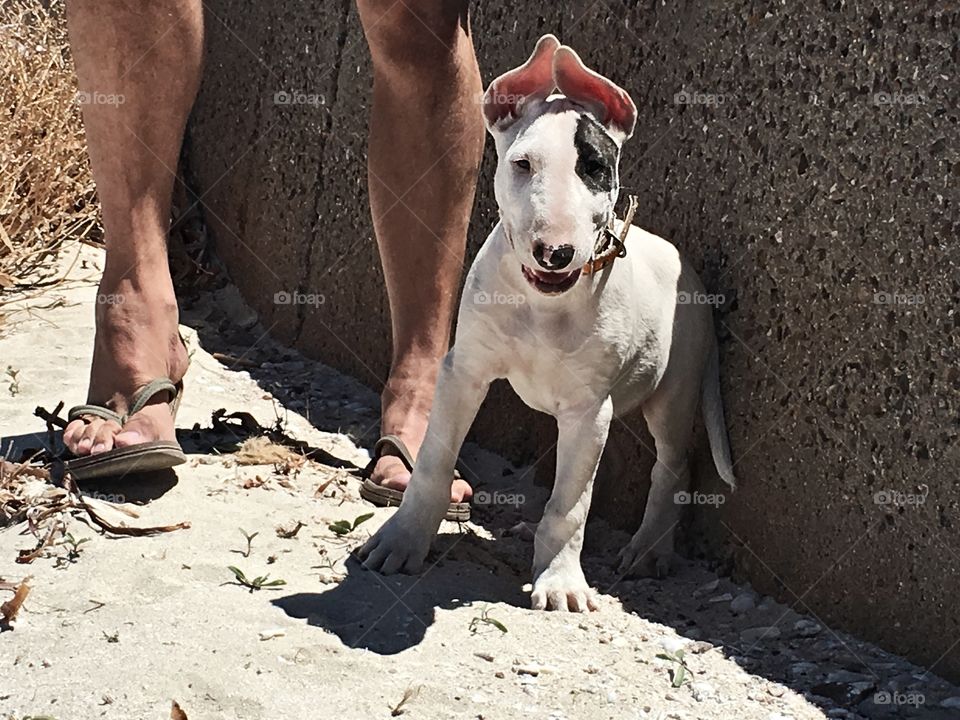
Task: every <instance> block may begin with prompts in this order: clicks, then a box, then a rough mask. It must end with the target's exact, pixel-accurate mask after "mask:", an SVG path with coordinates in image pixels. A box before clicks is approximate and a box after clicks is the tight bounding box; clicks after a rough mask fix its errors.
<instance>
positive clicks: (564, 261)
mask: <svg viewBox="0 0 960 720" xmlns="http://www.w3.org/2000/svg"><path fill="white" fill-rule="evenodd" d="M573 253H574V250H573V245H561V246H560V247H558V248H549V249H548V248H547V246H546V245H544V244H542V243H537V245H536V246H535V247H534V248H533V257H534V259H536V261H537V262H538V263H539V264H540V267H542V268H544V269H546V270H562V269H563V268H565V267H566V266H567V265H569V264H570V262H571V261H572V260H573Z"/></svg>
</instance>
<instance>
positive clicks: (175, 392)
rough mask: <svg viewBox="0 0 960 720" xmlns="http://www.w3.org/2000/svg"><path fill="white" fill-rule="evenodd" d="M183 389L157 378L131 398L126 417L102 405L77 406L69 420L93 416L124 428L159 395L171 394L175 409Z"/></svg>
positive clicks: (68, 415) (167, 379) (70, 414)
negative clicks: (161, 393) (163, 393)
mask: <svg viewBox="0 0 960 720" xmlns="http://www.w3.org/2000/svg"><path fill="white" fill-rule="evenodd" d="M182 388H183V384H182V383H174V382H173V381H172V380H171V379H170V378H157V379H156V380H151V381H150V382H148V383H147V384H146V385H144V386H143V387H142V388H140V389H139V390H137V392H135V393H134V394H133V397H132V398H131V400H132V401H133V402H132V403H131V405H130V408H129V410H128V411H127V414H126V415H121V414H120V413H117V412H114V411H113V410H111V409H110V408H106V407H103V406H102V405H77V406H75V407H72V408H70V412H68V413H67V419H68V420H71V421H72V420H76V419H77V418H82V417H83V416H84V415H93V416H94V417H99V418H103V419H104V420H113V421H114V422H115V423H117V424H118V425H120V426H121V427H122V426H124V425H126V424H127V420H129V419H130V418H131V417H132V416H133V415H136V414H137V413H138V412H140V411H141V410H143V408H145V407H146V406H147V403H148V402H150V400H151V399H152V398H153V396H154V395H156V394H157V393H160V392H168V393H170V394H171V395H172V396H173V397H171V399H170V402H169V403H168V404H169V405H170V406H171V407H174V405H175V403H176V400H177V398H178V397H179V395H180V391H181V389H182Z"/></svg>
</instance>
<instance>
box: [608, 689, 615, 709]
mask: <svg viewBox="0 0 960 720" xmlns="http://www.w3.org/2000/svg"><path fill="white" fill-rule="evenodd" d="M616 701H617V691H616V690H614V689H612V688H611V689H610V690H607V702H608V703H610V704H611V705H612V704H613V703H615V702H616Z"/></svg>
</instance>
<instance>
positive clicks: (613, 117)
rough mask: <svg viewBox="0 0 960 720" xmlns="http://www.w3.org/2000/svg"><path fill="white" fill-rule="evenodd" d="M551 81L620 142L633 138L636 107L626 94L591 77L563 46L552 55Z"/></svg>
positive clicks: (607, 81)
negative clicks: (618, 138) (590, 112)
mask: <svg viewBox="0 0 960 720" xmlns="http://www.w3.org/2000/svg"><path fill="white" fill-rule="evenodd" d="M553 81H554V84H555V85H556V86H557V87H558V88H559V89H560V92H562V93H563V94H564V95H566V96H567V97H568V98H570V99H571V100H573V101H574V102H577V103H580V104H581V105H583V106H584V107H586V108H587V109H588V110H591V111H592V112H593V113H594V114H595V115H596V116H597V119H598V120H599V121H600V122H601V123H602V124H603V125H604V126H605V127H606V128H607V129H608V130H612V131H614V132H615V133H618V134H620V135H621V136H622V137H621V138H620V140H621V142H622V141H623V140H626V139H627V138H628V137H630V136H631V135H633V128H634V125H636V123H637V107H636V105H634V104H633V100H631V99H630V96H629V95H627V92H626V90H624V89H623V88H621V87H619V86H617V85H615V84H614V83H612V82H610V81H609V80H607V79H606V78H605V77H603V75H600V74H598V73H595V72H594V71H593V70H591V69H590V68H588V67H587V66H586V65H584V64H583V61H582V60H580V56H579V55H577V53H575V52H574V51H573V50H572V49H571V48H568V47H567V46H566V45H564V46H562V47H560V48H558V49H557V51H556V52H555V53H554V55H553Z"/></svg>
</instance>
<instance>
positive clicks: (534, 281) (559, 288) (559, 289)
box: [521, 265, 581, 295]
mask: <svg viewBox="0 0 960 720" xmlns="http://www.w3.org/2000/svg"><path fill="white" fill-rule="evenodd" d="M521 269H522V270H523V277H524V278H525V279H526V281H527V282H528V283H530V284H531V285H533V287H535V288H536V289H537V290H539V291H540V292H542V293H543V294H544V295H559V294H561V293H565V292H566V291H567V290H569V289H570V288H572V287H573V286H574V285H576V283H577V280H579V279H580V271H581V269H580V268H577V269H576V270H572V271H571V272H565V273H564V272H543V271H542V270H533V269H531V268H528V267H527V266H526V265H521Z"/></svg>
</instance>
